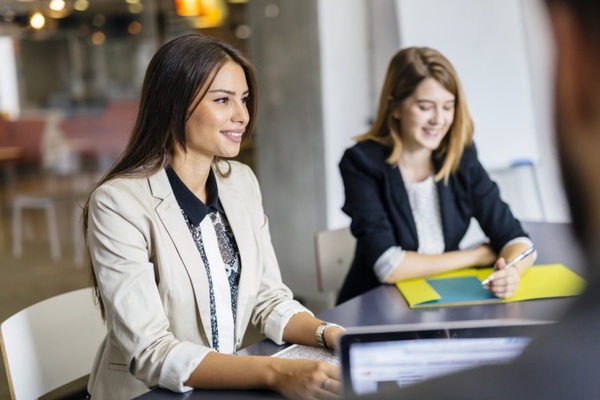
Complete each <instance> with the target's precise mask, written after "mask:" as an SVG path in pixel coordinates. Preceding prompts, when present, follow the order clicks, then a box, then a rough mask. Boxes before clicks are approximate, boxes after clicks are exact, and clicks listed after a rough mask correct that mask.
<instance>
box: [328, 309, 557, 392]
mask: <svg viewBox="0 0 600 400" xmlns="http://www.w3.org/2000/svg"><path fill="white" fill-rule="evenodd" d="M546 324H548V322H540V321H523V320H495V321H468V322H457V323H444V324H432V325H423V324H419V325H394V326H382V327H364V328H353V329H349V330H348V333H347V334H345V335H343V336H342V337H341V339H340V343H339V346H338V355H339V359H340V365H341V370H342V383H343V391H344V397H352V396H356V395H364V394H368V393H376V392H379V391H384V390H388V389H389V388H391V387H402V386H406V385H411V384H414V383H418V382H422V381H424V380H427V379H430V378H434V377H436V376H440V375H444V374H448V373H452V372H458V371H460V370H463V369H467V368H472V367H476V366H479V365H484V364H492V363H507V362H510V361H511V360H513V359H514V358H515V357H517V356H518V355H519V354H520V353H521V352H522V351H523V349H524V348H525V347H526V346H527V344H529V342H530V341H531V339H532V338H533V337H535V336H536V335H538V334H539V333H540V332H541V330H543V329H544V325H546Z"/></svg>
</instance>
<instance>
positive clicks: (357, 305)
mask: <svg viewBox="0 0 600 400" xmlns="http://www.w3.org/2000/svg"><path fill="white" fill-rule="evenodd" d="M523 226H524V227H525V229H526V231H527V232H528V233H529V234H530V235H531V238H532V240H533V241H534V243H535V244H536V247H537V249H538V258H537V260H536V264H555V263H560V264H564V265H566V266H567V267H569V268H570V269H571V270H573V271H575V272H577V273H578V274H580V275H582V276H585V274H584V269H585V263H584V258H583V256H582V253H581V251H580V249H579V247H578V245H577V244H576V243H575V242H574V240H573V238H572V236H571V231H570V225H569V224H566V223H547V222H523ZM572 301H573V298H560V299H544V300H530V301H523V302H516V303H500V304H481V305H471V306H462V307H440V308H426V309H411V308H409V307H408V305H407V304H406V302H405V301H404V298H403V297H402V295H401V294H400V292H399V291H398V289H397V288H396V287H395V286H393V285H385V286H380V287H378V288H375V289H373V290H371V291H369V292H367V293H365V294H363V295H361V296H359V297H356V298H354V299H352V300H349V301H347V302H345V303H343V304H340V305H339V306H337V307H334V308H332V309H331V310H328V311H325V312H323V313H321V314H319V318H321V319H324V320H326V321H330V322H335V323H338V324H340V325H343V326H345V327H358V326H360V327H365V326H373V327H376V326H382V325H403V324H411V325H413V324H435V323H444V322H454V321H479V320H481V321H490V320H507V319H508V320H542V321H553V320H556V319H557V318H560V316H561V314H562V313H563V312H564V311H565V309H566V308H567V307H568V306H569V305H570V304H571V303H572ZM284 347H285V346H277V345H275V344H274V343H273V342H271V341H270V340H264V341H262V342H259V343H256V344H254V345H252V346H249V347H248V348H246V349H244V350H242V351H241V352H240V354H247V355H271V354H274V353H276V352H277V351H279V350H281V349H283V348H284ZM279 398H281V396H279V395H278V394H277V393H274V392H270V391H252V390H247V391H241V390H194V391H191V392H188V393H183V394H178V393H173V392H170V391H168V390H163V389H155V390H152V391H150V392H148V393H146V394H145V395H143V396H140V397H138V399H141V400H152V399H155V400H157V399H279Z"/></svg>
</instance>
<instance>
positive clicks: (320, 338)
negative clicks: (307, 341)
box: [315, 322, 345, 350]
mask: <svg viewBox="0 0 600 400" xmlns="http://www.w3.org/2000/svg"><path fill="white" fill-rule="evenodd" d="M331 326H335V327H336V328H340V329H344V328H343V327H341V326H340V325H338V324H334V323H331V322H321V325H319V326H318V327H317V331H316V332H315V337H316V338H317V343H318V344H319V347H320V348H322V349H325V350H331V349H330V348H329V346H327V342H325V331H326V330H327V328H329V327H331ZM344 330H345V329H344Z"/></svg>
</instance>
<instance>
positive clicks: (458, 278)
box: [396, 264, 585, 308]
mask: <svg viewBox="0 0 600 400" xmlns="http://www.w3.org/2000/svg"><path fill="white" fill-rule="evenodd" d="M492 271H493V269H492V268H466V269H462V270H458V271H453V272H448V273H445V274H439V275H433V276H429V277H426V278H419V279H411V280H407V281H401V282H398V283H396V286H397V287H398V290H400V292H401V293H402V295H403V296H404V299H405V300H406V302H407V303H408V305H409V306H410V307H411V308H420V307H443V306H459V305H467V304H484V303H508V302H514V301H523V300H534V299H544V298H552V297H569V296H577V295H579V294H580V293H581V292H582V291H583V289H584V288H585V280H584V279H583V278H581V277H580V276H579V275H577V274H576V273H574V272H573V271H571V270H570V269H569V268H567V267H565V266H564V265H562V264H548V265H536V266H532V267H530V268H529V269H528V270H527V271H526V272H525V273H524V274H523V276H522V277H521V282H520V283H519V287H518V288H517V291H516V292H515V294H514V295H513V296H511V297H510V298H508V299H499V298H497V297H495V296H494V295H493V294H492V293H491V292H490V291H489V290H487V289H485V288H483V287H482V286H481V281H483V280H484V279H485V278H487V277H488V276H489V275H490V274H491V273H492Z"/></svg>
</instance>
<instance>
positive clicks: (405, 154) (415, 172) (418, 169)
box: [398, 149, 433, 182]
mask: <svg viewBox="0 0 600 400" xmlns="http://www.w3.org/2000/svg"><path fill="white" fill-rule="evenodd" d="M398 167H399V168H400V171H401V172H402V177H403V179H404V180H405V181H408V182H421V181H423V180H425V179H427V178H428V177H429V176H430V175H431V174H433V163H432V162H431V151H430V150H427V149H420V150H418V151H402V154H401V155H400V160H399V161H398Z"/></svg>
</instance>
